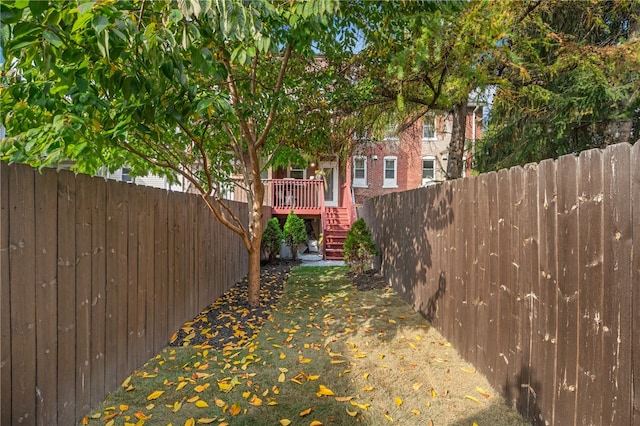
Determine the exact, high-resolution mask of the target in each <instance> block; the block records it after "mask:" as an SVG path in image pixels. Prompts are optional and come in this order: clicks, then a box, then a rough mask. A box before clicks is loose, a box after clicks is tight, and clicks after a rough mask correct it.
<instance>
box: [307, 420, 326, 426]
mask: <svg viewBox="0 0 640 426" xmlns="http://www.w3.org/2000/svg"><path fill="white" fill-rule="evenodd" d="M322 425H323V423H322V422H321V421H320V420H314V421H312V422H311V423H309V426H322Z"/></svg>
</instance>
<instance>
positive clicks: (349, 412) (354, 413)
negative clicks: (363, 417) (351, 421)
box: [347, 408, 358, 417]
mask: <svg viewBox="0 0 640 426" xmlns="http://www.w3.org/2000/svg"><path fill="white" fill-rule="evenodd" d="M347 414H348V415H350V416H351V417H355V416H357V415H358V410H355V411H349V409H348V408H347Z"/></svg>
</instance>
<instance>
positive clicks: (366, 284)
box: [347, 269, 389, 291]
mask: <svg viewBox="0 0 640 426" xmlns="http://www.w3.org/2000/svg"><path fill="white" fill-rule="evenodd" d="M347 276H348V277H349V279H350V280H351V281H353V286H354V287H355V288H356V290H358V291H369V290H375V289H382V288H387V287H388V286H389V285H388V284H387V282H386V280H385V278H384V276H383V275H382V274H381V273H380V271H378V270H377V269H369V270H368V271H364V272H363V273H361V274H356V273H354V272H349V273H348V274H347Z"/></svg>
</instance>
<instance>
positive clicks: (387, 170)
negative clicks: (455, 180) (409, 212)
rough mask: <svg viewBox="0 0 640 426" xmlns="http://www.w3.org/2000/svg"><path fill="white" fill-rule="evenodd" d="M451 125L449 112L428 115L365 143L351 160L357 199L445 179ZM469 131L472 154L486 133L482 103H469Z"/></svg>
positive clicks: (468, 146) (404, 189) (468, 157)
mask: <svg viewBox="0 0 640 426" xmlns="http://www.w3.org/2000/svg"><path fill="white" fill-rule="evenodd" d="M451 127H452V120H451V117H450V115H448V114H439V115H432V116H425V117H424V118H423V119H421V120H418V121H416V122H415V123H413V125H412V126H410V127H409V128H407V129H406V130H404V131H403V132H401V133H400V134H399V135H393V134H390V135H388V136H387V137H385V138H384V139H383V140H381V141H376V142H372V143H366V144H362V145H361V146H360V147H359V148H358V150H357V151H356V152H355V153H354V155H353V157H352V164H351V177H352V184H351V186H352V188H353V194H354V199H355V203H356V204H361V203H362V202H363V201H364V200H366V199H367V198H371V197H375V196H377V195H383V194H388V193H391V192H397V191H406V190H409V189H414V188H419V187H421V186H426V185H429V184H432V183H435V182H439V181H443V180H445V179H446V173H445V172H446V169H447V151H448V148H449V143H450V141H451ZM465 134H466V138H467V142H468V143H467V151H468V153H469V154H471V151H472V150H473V147H474V145H475V141H476V140H478V139H480V138H481V137H482V106H481V105H476V104H470V105H469V108H468V112H467V128H466V133H465ZM466 165H467V167H466V169H467V170H466V171H467V173H468V172H469V170H470V166H471V155H468V156H467V161H466Z"/></svg>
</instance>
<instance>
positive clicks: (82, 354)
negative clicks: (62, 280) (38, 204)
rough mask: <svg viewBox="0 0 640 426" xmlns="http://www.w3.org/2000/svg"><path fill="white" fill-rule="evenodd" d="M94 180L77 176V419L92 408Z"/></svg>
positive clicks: (85, 176) (84, 176)
mask: <svg viewBox="0 0 640 426" xmlns="http://www.w3.org/2000/svg"><path fill="white" fill-rule="evenodd" d="M94 194H95V193H94V189H93V188H92V179H91V177H89V176H87V175H77V176H76V201H75V208H76V211H75V217H76V221H75V235H76V256H75V262H76V265H75V271H76V279H75V284H76V288H75V291H76V307H75V312H76V336H75V339H76V345H75V347H76V363H77V366H78V367H77V369H76V385H75V386H76V418H77V417H79V416H82V415H83V414H84V413H87V412H88V411H89V410H90V409H91V389H90V387H89V384H90V383H91V366H90V363H89V362H90V361H89V360H90V357H91V346H90V345H91V302H90V301H91V286H90V285H88V284H89V283H91V260H92V259H91V258H92V256H91V252H92V251H93V246H92V241H91V234H92V232H91V226H92V224H91V218H92V212H91V210H92V197H93V195H94Z"/></svg>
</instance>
